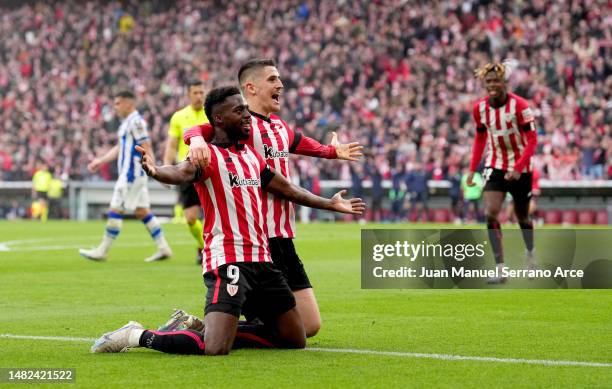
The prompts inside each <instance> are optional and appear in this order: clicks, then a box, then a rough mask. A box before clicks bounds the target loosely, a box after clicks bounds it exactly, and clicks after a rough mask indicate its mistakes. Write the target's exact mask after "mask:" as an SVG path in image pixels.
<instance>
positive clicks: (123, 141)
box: [117, 111, 149, 182]
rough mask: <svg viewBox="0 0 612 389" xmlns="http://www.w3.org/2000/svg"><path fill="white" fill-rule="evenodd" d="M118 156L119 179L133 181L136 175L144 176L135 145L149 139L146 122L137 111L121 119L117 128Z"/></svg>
mask: <svg viewBox="0 0 612 389" xmlns="http://www.w3.org/2000/svg"><path fill="white" fill-rule="evenodd" d="M117 135H118V136H119V158H117V171H118V172H119V179H120V180H127V182H134V179H135V178H137V177H142V176H145V175H146V174H145V172H144V170H142V165H141V164H140V153H139V152H138V151H136V145H138V144H140V143H142V142H144V141H145V140H148V139H149V134H148V132H147V123H146V122H145V120H144V119H143V117H142V116H141V115H140V113H139V112H138V111H134V112H132V113H131V114H130V115H129V116H128V117H126V118H125V119H123V121H122V122H121V125H120V126H119V130H118V132H117Z"/></svg>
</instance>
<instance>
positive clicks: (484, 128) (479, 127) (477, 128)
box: [476, 126, 487, 132]
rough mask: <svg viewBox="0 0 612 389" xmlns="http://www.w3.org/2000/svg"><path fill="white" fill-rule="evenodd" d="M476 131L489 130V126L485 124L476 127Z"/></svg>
mask: <svg viewBox="0 0 612 389" xmlns="http://www.w3.org/2000/svg"><path fill="white" fill-rule="evenodd" d="M476 132H487V127H485V126H478V127H476Z"/></svg>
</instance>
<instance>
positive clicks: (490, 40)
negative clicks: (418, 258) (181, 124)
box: [0, 0, 612, 186]
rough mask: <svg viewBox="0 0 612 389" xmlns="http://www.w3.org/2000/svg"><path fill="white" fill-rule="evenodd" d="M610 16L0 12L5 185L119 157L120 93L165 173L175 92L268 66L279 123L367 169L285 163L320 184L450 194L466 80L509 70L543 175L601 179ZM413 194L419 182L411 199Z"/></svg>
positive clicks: (611, 82) (34, 7) (598, 4)
mask: <svg viewBox="0 0 612 389" xmlns="http://www.w3.org/2000/svg"><path fill="white" fill-rule="evenodd" d="M610 8H611V3H610V2H609V1H604V0H602V1H594V0H584V1H577V0H561V1H558V0H555V1H545V0H533V1H516V2H506V1H501V0H498V1H469V0H465V1H461V0H449V1H437V2H429V1H418V2H414V1H406V0H388V1H384V0H379V1H376V0H352V1H350V0H346V1H344V0H339V1H322V0H321V1H320V0H286V1H266V2H258V1H253V0H232V1H231V2H223V1H198V2H196V1H186V0H182V1H173V2H168V1H161V0H160V1H136V0H131V1H120V2H117V1H111V2H106V1H104V2H103V1H51V2H34V1H23V2H22V1H20V2H17V1H12V0H7V1H4V2H3V3H2V4H0V10H1V13H0V36H2V40H0V145H1V147H0V180H1V179H3V180H30V179H31V177H32V175H33V173H34V170H35V166H36V165H37V164H38V163H40V161H43V162H44V163H45V164H46V165H47V166H48V167H49V169H50V170H51V171H53V172H55V173H56V174H57V175H59V176H63V177H68V178H70V179H103V180H112V179H113V178H114V176H113V175H114V166H113V165H112V164H111V165H109V166H107V167H106V168H105V169H103V170H102V171H101V172H100V173H99V174H96V175H95V176H92V175H91V174H89V173H88V172H87V170H86V166H87V163H88V162H89V161H90V159H91V158H92V157H93V156H94V155H97V154H100V153H102V152H104V151H105V150H106V149H108V148H109V147H111V146H112V145H113V144H114V142H116V135H115V131H116V128H117V125H118V123H117V119H116V118H115V116H114V114H113V109H112V98H111V96H112V92H113V91H116V90H117V89H118V88H123V87H130V88H132V89H133V90H134V91H135V92H136V93H137V95H138V99H139V110H140V111H141V113H142V114H143V115H144V117H145V119H146V120H147V122H148V123H149V126H150V132H151V136H152V140H153V145H154V148H155V150H156V152H157V156H158V158H159V159H160V160H161V157H162V153H163V143H164V142H165V138H166V133H167V130H168V122H169V118H170V116H171V114H172V113H173V112H174V111H175V110H177V109H179V108H181V107H183V106H185V105H186V104H187V102H186V100H185V88H184V85H185V82H186V80H188V79H192V78H200V79H202V80H204V81H205V83H206V86H207V87H208V88H210V87H212V86H216V85H219V84H226V83H230V82H231V83H235V82H236V79H235V75H236V73H237V70H238V67H239V66H240V64H241V63H242V62H243V61H245V60H247V59H249V58H252V57H271V58H274V59H275V60H276V61H277V63H278V68H279V70H280V72H281V76H282V79H283V82H284V84H285V92H284V95H283V96H282V112H281V116H282V117H283V118H284V119H285V120H286V121H287V122H288V123H289V124H290V125H292V126H293V127H294V129H296V130H299V131H303V132H304V133H305V134H307V135H309V136H311V137H314V138H316V139H318V140H320V141H321V142H322V143H328V142H329V140H330V137H331V136H330V132H331V131H337V132H338V133H339V134H340V136H341V140H342V141H360V142H362V143H363V144H364V145H365V146H366V147H367V150H368V156H367V158H366V159H365V160H364V161H363V163H361V164H357V165H354V166H352V167H349V165H348V164H340V163H338V162H336V161H324V162H317V163H313V162H312V160H309V159H307V158H302V159H295V160H294V164H295V167H296V169H295V172H296V174H299V175H300V177H301V179H302V180H303V181H304V182H308V183H309V185H311V186H313V185H318V181H319V180H321V179H338V178H340V179H351V178H352V179H353V180H362V179H363V178H372V179H373V180H384V179H391V180H399V181H402V180H403V181H404V182H408V181H409V180H412V179H414V178H415V177H417V181H418V177H421V176H426V177H427V179H432V180H440V179H449V178H451V177H453V176H456V175H457V174H460V173H461V171H462V169H463V167H464V166H465V165H466V164H467V163H468V161H469V158H470V151H471V145H472V141H473V135H474V131H475V129H474V124H473V122H472V118H471V107H472V103H473V102H474V101H475V100H476V99H478V98H479V97H481V96H482V95H483V94H484V90H483V88H482V86H481V85H480V83H479V82H478V81H477V80H476V79H474V77H473V70H474V69H475V68H477V67H479V66H481V65H483V64H484V63H487V62H490V61H492V60H501V59H503V58H508V57H511V58H515V59H516V60H518V63H519V66H518V67H517V68H516V69H515V70H514V71H513V72H512V76H511V79H510V85H511V89H512V90H513V91H515V92H516V93H517V94H519V95H521V96H524V97H525V98H527V99H528V100H529V102H530V104H531V107H532V109H533V110H534V112H535V116H536V123H537V127H538V136H539V148H538V152H537V154H538V156H537V158H536V165H537V168H538V170H539V171H540V175H541V177H542V178H549V179H557V180H566V179H569V180H571V179H608V178H609V177H610V176H611V175H612V163H611V162H612V131H611V123H612V100H611V96H610V92H611V91H612V77H611V76H610V74H611V67H612V16H611V15H612V14H611V13H610ZM415 185H417V184H415Z"/></svg>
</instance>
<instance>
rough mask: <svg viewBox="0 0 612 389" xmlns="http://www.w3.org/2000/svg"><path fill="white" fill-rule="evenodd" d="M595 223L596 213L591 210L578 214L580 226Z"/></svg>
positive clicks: (584, 210)
mask: <svg viewBox="0 0 612 389" xmlns="http://www.w3.org/2000/svg"><path fill="white" fill-rule="evenodd" d="M594 222H595V213H594V212H593V210H591V209H583V210H581V211H580V212H578V224H593V223H594Z"/></svg>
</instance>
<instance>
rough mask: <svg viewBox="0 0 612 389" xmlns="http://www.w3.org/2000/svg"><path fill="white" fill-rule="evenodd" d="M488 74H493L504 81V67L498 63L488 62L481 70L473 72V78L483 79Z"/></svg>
mask: <svg viewBox="0 0 612 389" xmlns="http://www.w3.org/2000/svg"><path fill="white" fill-rule="evenodd" d="M489 72H495V74H496V75H497V77H499V78H501V79H502V80H505V79H506V65H504V64H503V63H500V62H490V63H488V64H486V65H484V66H483V67H481V68H478V69H476V70H474V77H476V78H479V79H481V80H482V79H483V78H485V76H486V75H487V73H489Z"/></svg>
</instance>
